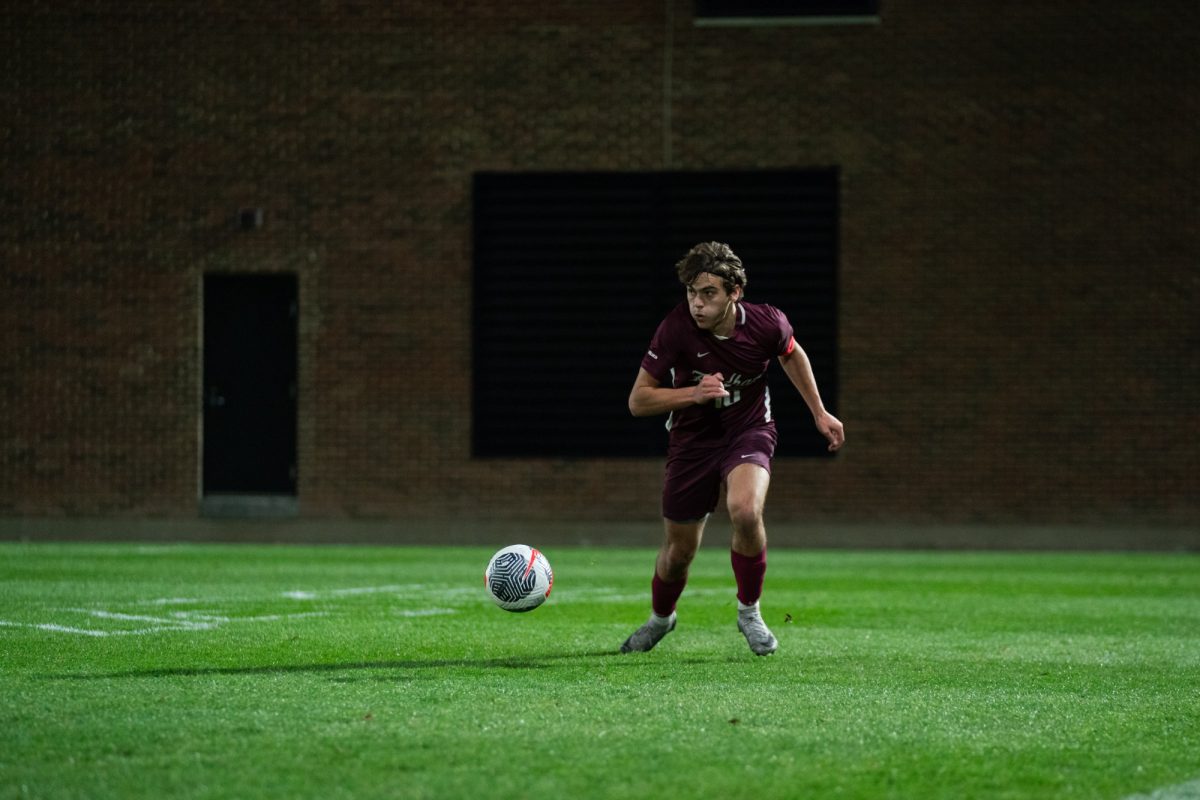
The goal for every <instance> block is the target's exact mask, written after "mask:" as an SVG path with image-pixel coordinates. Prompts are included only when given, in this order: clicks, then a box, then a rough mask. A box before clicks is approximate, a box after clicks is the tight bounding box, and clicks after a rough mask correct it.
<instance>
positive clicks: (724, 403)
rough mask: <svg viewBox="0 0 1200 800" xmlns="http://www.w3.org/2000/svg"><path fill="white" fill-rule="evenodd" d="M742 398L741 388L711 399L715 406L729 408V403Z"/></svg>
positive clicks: (731, 403)
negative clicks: (724, 395) (726, 395)
mask: <svg viewBox="0 0 1200 800" xmlns="http://www.w3.org/2000/svg"><path fill="white" fill-rule="evenodd" d="M741 399H742V390H741V389H734V390H733V391H732V392H730V393H729V396H728V397H718V398H717V399H716V400H714V401H713V405H714V406H716V407H717V408H729V407H730V406H731V405H733V404H734V403H736V402H737V401H739V400H741Z"/></svg>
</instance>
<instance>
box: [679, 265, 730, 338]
mask: <svg viewBox="0 0 1200 800" xmlns="http://www.w3.org/2000/svg"><path fill="white" fill-rule="evenodd" d="M741 294H742V289H741V287H740V286H735V287H733V294H730V293H728V292H726V291H725V285H724V284H723V283H722V282H721V279H720V278H718V277H717V276H716V275H713V274H711V273H708V272H701V273H700V274H699V275H697V276H696V280H694V281H692V282H691V284H690V285H689V286H688V287H687V299H688V310H689V311H690V312H691V314H692V319H694V320H696V325H697V326H699V327H700V329H701V330H705V331H715V332H717V333H721V334H722V335H724V334H725V332H726V330H727V329H728V328H731V327H733V326H732V324H731V323H732V321H733V315H732V314H731V313H730V312H731V310H732V308H733V304H734V303H736V302H737V300H738V298H739V297H741Z"/></svg>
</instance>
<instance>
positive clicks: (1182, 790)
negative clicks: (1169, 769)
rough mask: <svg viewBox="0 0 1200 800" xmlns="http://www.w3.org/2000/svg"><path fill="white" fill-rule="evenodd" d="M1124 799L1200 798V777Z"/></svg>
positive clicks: (1179, 799)
mask: <svg viewBox="0 0 1200 800" xmlns="http://www.w3.org/2000/svg"><path fill="white" fill-rule="evenodd" d="M1124 800H1200V778H1197V779H1196V780H1194V781H1188V782H1187V783H1180V784H1176V785H1175V786H1164V787H1162V788H1160V789H1155V790H1154V791H1152V792H1150V794H1131V795H1129V796H1128V797H1126V798H1124Z"/></svg>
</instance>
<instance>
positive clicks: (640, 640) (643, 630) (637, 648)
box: [621, 611, 675, 653]
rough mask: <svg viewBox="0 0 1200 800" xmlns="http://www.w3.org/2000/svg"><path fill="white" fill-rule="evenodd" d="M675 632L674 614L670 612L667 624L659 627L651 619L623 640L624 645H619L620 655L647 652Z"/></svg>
mask: <svg viewBox="0 0 1200 800" xmlns="http://www.w3.org/2000/svg"><path fill="white" fill-rule="evenodd" d="M673 630H675V612H674V611H672V612H671V616H669V617H667V624H666V625H660V624H658V623H656V622H655V621H654V618H653V617H651V618H650V619H649V620H648V621H647V622H646V623H645V624H644V625H642V627H640V628H638V629H637V630H636V631H634V632H633V634H632V635H631V636H630V637H629V638H628V639H626V640H625V644H623V645H621V652H622V653H644V652H646V651H647V650H653V649H654V645H656V644H658V643H659V642H661V641H662V638H663V637H664V636H666V635H667V634H668V633H670V632H671V631H673Z"/></svg>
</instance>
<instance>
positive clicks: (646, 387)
mask: <svg viewBox="0 0 1200 800" xmlns="http://www.w3.org/2000/svg"><path fill="white" fill-rule="evenodd" d="M724 381H725V378H724V377H723V376H722V375H721V373H719V372H714V373H713V374H712V375H705V376H704V378H703V379H702V380H701V381H700V383H698V384H696V385H695V386H682V387H680V388H678V389H676V388H673V387H666V386H662V385H660V384H659V382H658V378H655V377H654V376H653V375H651V374H650V373H649V372H647V371H646V368H645V367H642V368H640V369H639V370H638V375H637V380H635V381H634V382H633V390H632V391H631V392H630V393H629V413H631V414H633V415H634V416H635V417H652V416H654V415H656V414H666V413H669V412H671V411H676V410H678V409H681V408H686V407H687V406H690V405H695V404H697V403H708V402H711V401H712V400H713V399H714V398H717V397H728V396H729V392H727V391H725V383H724Z"/></svg>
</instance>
